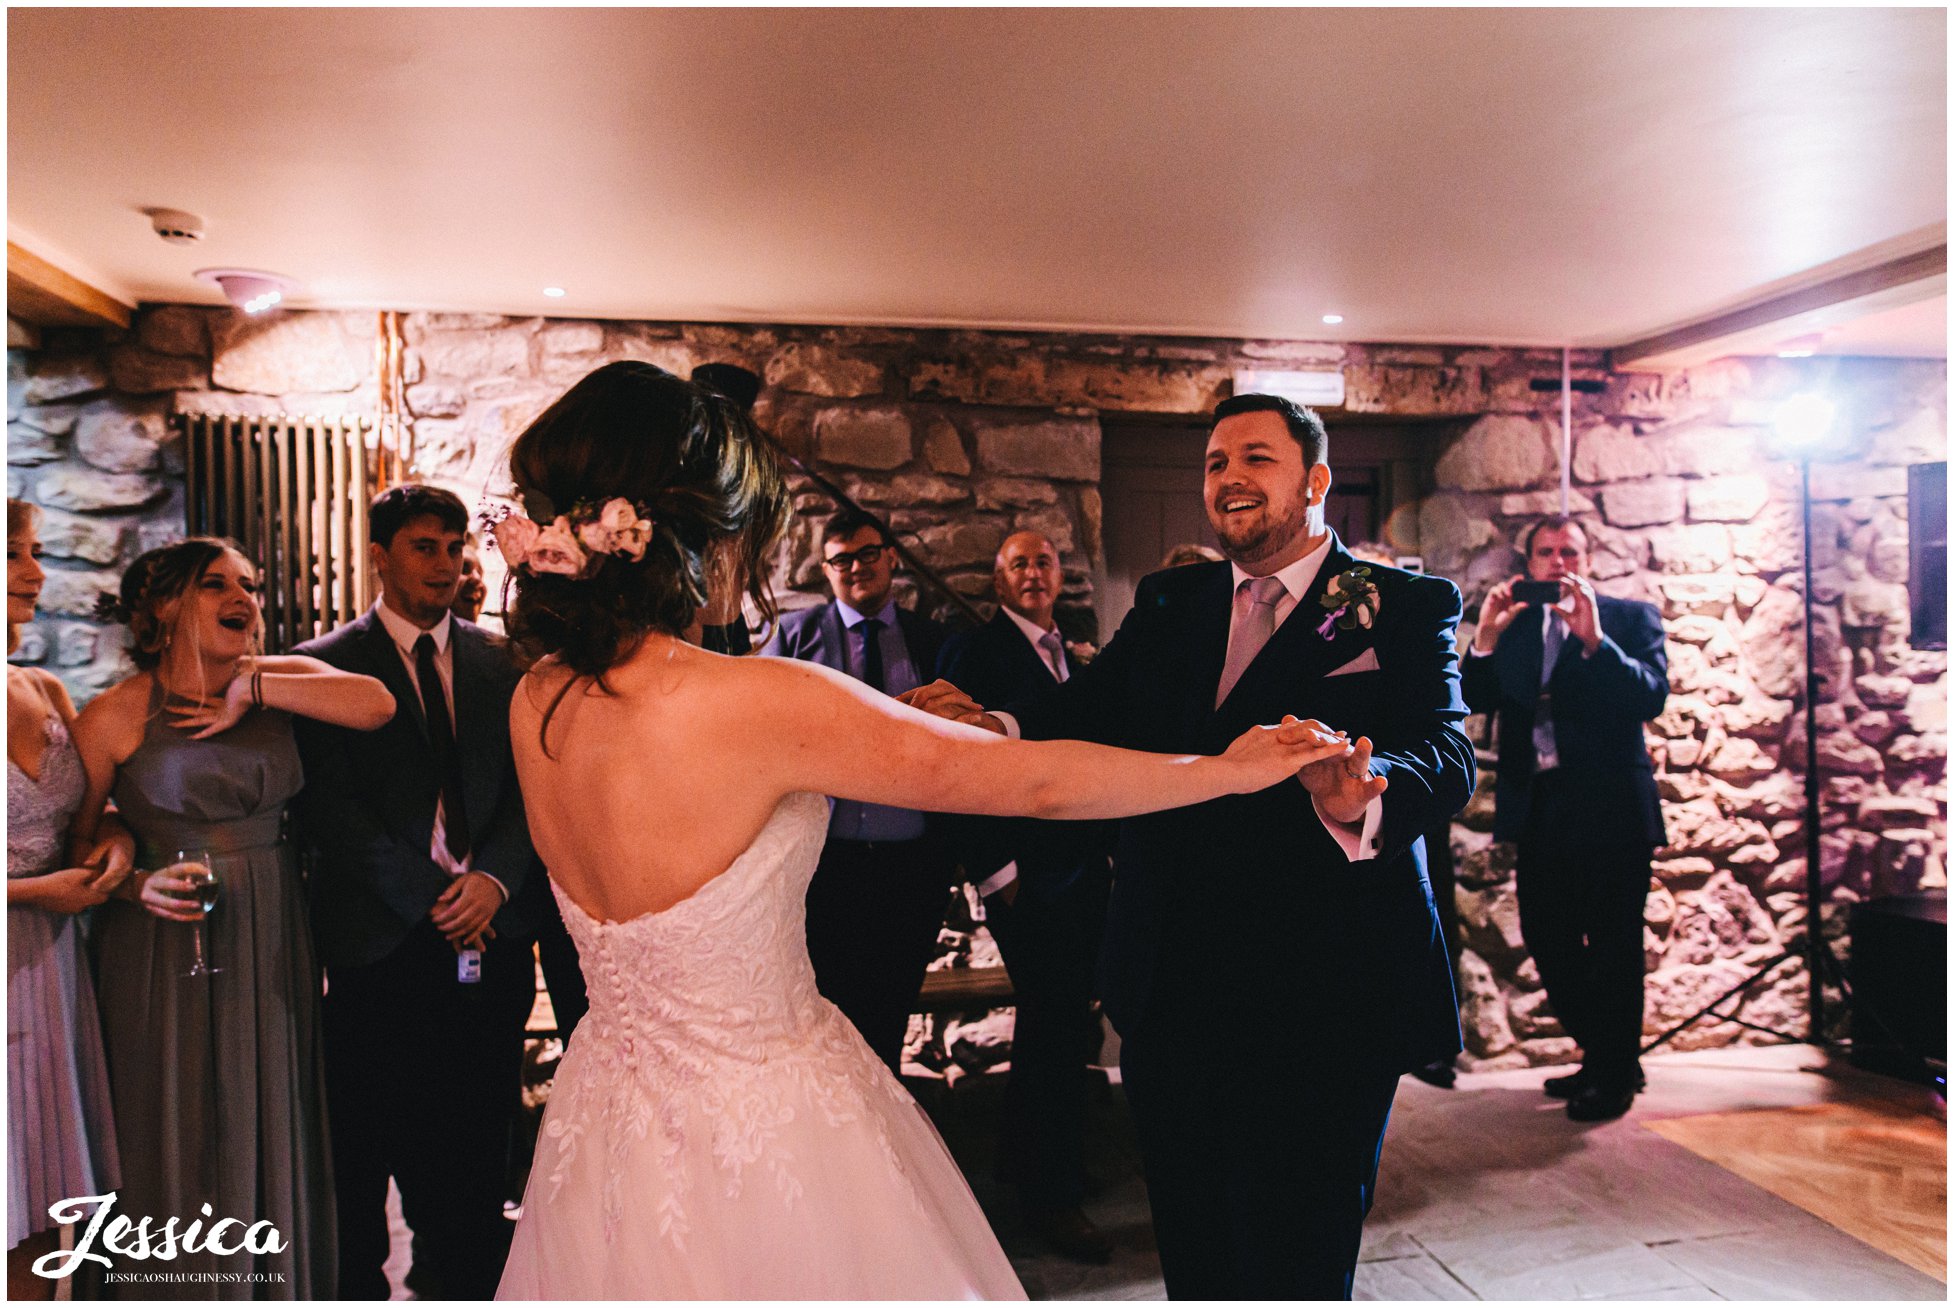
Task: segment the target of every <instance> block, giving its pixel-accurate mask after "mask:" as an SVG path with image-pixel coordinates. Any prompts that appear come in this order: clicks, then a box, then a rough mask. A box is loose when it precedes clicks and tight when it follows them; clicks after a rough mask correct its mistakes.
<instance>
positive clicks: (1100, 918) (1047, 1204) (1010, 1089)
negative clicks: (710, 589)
mask: <svg viewBox="0 0 1954 1308" xmlns="http://www.w3.org/2000/svg"><path fill="white" fill-rule="evenodd" d="M991 584H992V587H993V589H994V591H995V592H996V595H997V613H996V614H995V615H994V616H993V617H992V618H991V620H990V621H989V622H988V623H986V624H985V625H984V626H982V627H978V628H977V629H975V630H974V631H968V632H963V633H960V634H958V635H956V636H953V637H952V638H951V639H950V642H949V643H948V644H947V645H946V646H944V649H943V657H942V659H941V660H939V662H938V664H937V675H938V676H940V677H942V678H943V679H945V680H946V681H950V682H953V683H955V685H956V686H957V687H958V688H959V689H961V690H962V691H964V693H966V694H968V695H969V696H970V697H971V698H973V699H975V700H977V701H978V702H979V703H984V704H1008V703H1011V702H1013V701H1015V700H1021V699H1027V698H1029V697H1031V696H1032V695H1035V694H1037V693H1038V692H1039V691H1040V690H1042V689H1044V688H1045V687H1047V686H1051V685H1054V684H1056V683H1058V682H1062V681H1065V680H1067V679H1068V678H1070V677H1071V676H1072V675H1073V674H1074V673H1075V672H1076V671H1077V670H1078V666H1077V665H1076V664H1075V663H1074V662H1073V659H1072V657H1071V655H1070V653H1069V651H1068V650H1067V648H1066V644H1065V640H1064V638H1063V637H1062V636H1061V635H1060V634H1059V630H1058V624H1057V622H1056V621H1055V619H1054V617H1053V610H1054V609H1055V607H1056V606H1057V604H1058V596H1059V590H1060V588H1061V586H1062V585H1063V584H1064V572H1063V570H1062V569H1061V568H1060V566H1059V557H1058V547H1057V546H1055V545H1053V544H1052V542H1051V540H1050V539H1049V538H1048V537H1045V536H1042V535H1040V534H1039V533H1037V532H1035V531H1021V532H1019V533H1017V534H1016V535H1014V536H1012V537H1010V538H1009V539H1007V540H1006V541H1005V542H1004V544H1003V546H1002V547H1001V548H1000V549H999V550H998V552H997V559H996V561H995V564H994V565H993V568H992V572H991ZM945 825H946V827H947V828H948V829H949V830H950V831H951V832H952V833H954V835H955V836H956V837H957V840H956V847H957V852H958V853H959V854H960V855H961V856H962V859H963V866H964V870H965V873H966V874H967V875H969V876H970V877H971V879H972V880H974V881H977V882H978V890H979V892H980V893H981V894H982V895H983V896H984V918H985V921H986V922H987V923H988V924H989V926H990V929H991V934H992V935H993V936H994V937H996V939H997V943H998V947H999V949H1000V950H1001V951H1002V952H1003V955H1004V963H1005V966H1006V967H1007V968H1009V969H1010V973H1011V986H1012V989H1013V990H1014V991H1015V992H1016V996H1015V1007H1016V1010H1017V1013H1016V1021H1015V1024H1014V1026H1013V1029H1012V1035H1011V1079H1010V1081H1009V1082H1008V1083H1007V1084H1006V1086H1005V1092H1004V1139H1003V1141H1002V1143H1001V1144H1000V1146H999V1149H1000V1158H999V1172H1000V1174H1001V1175H1005V1176H1008V1177H1009V1178H1010V1179H1011V1180H1012V1181H1013V1182H1015V1184H1016V1186H1017V1189H1018V1194H1019V1198H1020V1200H1021V1202H1022V1204H1023V1208H1024V1213H1025V1219H1026V1223H1027V1224H1028V1225H1029V1226H1030V1227H1031V1228H1032V1229H1033V1230H1034V1231H1036V1232H1037V1233H1038V1235H1039V1236H1040V1237H1041V1238H1043V1239H1044V1240H1045V1242H1046V1243H1047V1244H1049V1245H1051V1246H1052V1247H1053V1248H1054V1249H1056V1250H1058V1251H1059V1252H1060V1253H1062V1254H1064V1255H1065V1256H1067V1257H1068V1258H1074V1259H1078V1260H1080V1261H1083V1262H1104V1261H1105V1260H1106V1259H1107V1258H1108V1257H1110V1256H1111V1254H1112V1251H1113V1246H1112V1242H1111V1241H1110V1240H1108V1239H1107V1238H1106V1235H1105V1233H1104V1232H1103V1231H1101V1230H1100V1229H1099V1228H1098V1227H1097V1226H1096V1225H1094V1224H1093V1221H1092V1219H1091V1218H1089V1217H1087V1216H1086V1213H1085V1209H1084V1207H1083V1201H1084V1199H1085V1196H1086V1103H1087V1097H1088V1094H1089V1092H1090V1090H1091V1082H1090V1081H1089V1079H1088V1073H1087V1070H1086V1064H1087V1059H1088V1058H1089V1057H1090V1056H1091V1054H1092V1053H1093V1051H1094V1049H1095V1048H1096V1046H1097V1044H1098V1036H1099V1015H1098V1013H1097V1012H1096V1011H1095V1010H1094V1008H1093V1003H1092V998H1093V985H1092V983H1093V972H1094V970H1095V965H1096V964H1097V962H1098V958H1099V939H1100V936H1101V935H1102V934H1103V933H1104V931H1105V929H1106V896H1107V893H1108V892H1109V891H1110V889H1111V887H1112V868H1111V863H1110V861H1109V858H1108V855H1109V853H1110V852H1111V849H1112V839H1113V835H1114V828H1113V826H1112V824H1110V823H1104V822H1039V821H1037V820H1035V819H1032V818H1014V819H1000V818H956V819H945Z"/></svg>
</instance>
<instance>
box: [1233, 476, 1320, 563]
mask: <svg viewBox="0 0 1954 1308" xmlns="http://www.w3.org/2000/svg"><path fill="white" fill-rule="evenodd" d="M1266 507H1267V506H1266V505H1265V506H1264V508H1265V511H1264V512H1263V513H1261V514H1257V515H1254V516H1253V517H1251V518H1250V519H1249V520H1248V521H1246V522H1242V521H1239V515H1236V516H1233V517H1229V518H1226V519H1224V520H1223V521H1219V522H1218V521H1215V515H1213V514H1210V515H1209V525H1210V526H1212V527H1213V528H1214V534H1215V538H1216V539H1217V540H1219V541H1220V542H1221V552H1222V553H1224V554H1226V555H1227V556H1228V557H1229V559H1230V560H1232V561H1233V562H1236V563H1239V564H1241V565H1242V567H1243V568H1244V569H1246V570H1249V571H1253V570H1254V569H1255V568H1256V567H1257V566H1258V565H1260V564H1262V563H1266V562H1267V561H1268V560H1270V559H1273V558H1275V557H1277V556H1278V555H1280V554H1281V553H1282V552H1283V551H1284V550H1287V549H1288V548H1289V547H1290V546H1291V545H1292V544H1294V543H1295V542H1296V541H1297V540H1298V539H1301V538H1303V537H1307V536H1311V535H1314V534H1318V533H1315V532H1312V531H1311V527H1312V523H1311V522H1310V503H1309V497H1308V495H1307V494H1305V495H1303V496H1301V497H1300V498H1298V499H1297V500H1296V502H1295V503H1294V504H1293V505H1292V506H1291V507H1290V510H1289V512H1288V513H1287V514H1285V515H1283V516H1282V517H1280V518H1272V517H1270V516H1269V515H1268V513H1267V512H1266Z"/></svg>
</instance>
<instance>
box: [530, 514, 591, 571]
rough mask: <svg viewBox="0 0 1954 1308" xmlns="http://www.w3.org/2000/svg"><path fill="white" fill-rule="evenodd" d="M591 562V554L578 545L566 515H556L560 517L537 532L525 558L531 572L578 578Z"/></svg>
mask: <svg viewBox="0 0 1954 1308" xmlns="http://www.w3.org/2000/svg"><path fill="white" fill-rule="evenodd" d="M588 561H590V555H586V553H584V547H582V545H578V544H576V532H573V530H571V520H569V518H565V516H563V514H557V520H555V522H551V524H549V526H545V528H543V530H541V532H539V534H537V538H535V544H533V545H530V555H528V559H526V563H528V565H530V571H531V573H559V575H563V577H578V575H580V573H582V571H584V565H586V563H588Z"/></svg>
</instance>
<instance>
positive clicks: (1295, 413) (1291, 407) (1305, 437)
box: [1208, 392, 1330, 466]
mask: <svg viewBox="0 0 1954 1308" xmlns="http://www.w3.org/2000/svg"><path fill="white" fill-rule="evenodd" d="M1238 413H1279V414H1281V415H1282V421H1283V423H1284V425H1286V426H1287V427H1288V428H1289V434H1290V435H1291V436H1293V437H1295V438H1296V444H1298V445H1300V446H1302V447H1303V463H1304V465H1305V466H1310V465H1314V464H1318V463H1322V462H1324V461H1325V460H1326V459H1328V458H1329V457H1330V433H1329V432H1328V431H1326V430H1324V427H1323V419H1321V418H1319V417H1317V416H1316V410H1314V409H1307V408H1304V407H1303V406H1302V405H1300V404H1298V403H1296V401H1294V400H1291V399H1288V398H1285V397H1284V396H1281V395H1262V394H1258V393H1255V392H1251V393H1249V394H1247V395H1236V396H1232V397H1230V398H1228V399H1225V400H1223V401H1222V402H1221V403H1220V404H1217V405H1215V409H1214V421H1213V422H1210V423H1209V424H1208V432H1209V434H1210V435H1212V434H1213V432H1214V429H1215V427H1216V425H1218V424H1219V423H1220V422H1221V420H1222V419H1223V418H1232V417H1234V416H1235V415H1236V414H1238Z"/></svg>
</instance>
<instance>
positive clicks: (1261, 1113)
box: [1120, 997, 1398, 1299]
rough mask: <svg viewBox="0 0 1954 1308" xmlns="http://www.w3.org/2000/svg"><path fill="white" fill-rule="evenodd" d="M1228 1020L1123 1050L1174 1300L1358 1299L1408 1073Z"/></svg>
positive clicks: (1181, 1019)
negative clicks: (1239, 1027) (1277, 1040)
mask: <svg viewBox="0 0 1954 1308" xmlns="http://www.w3.org/2000/svg"><path fill="white" fill-rule="evenodd" d="M1241 1002H1243V1003H1248V1002H1252V997H1244V998H1243V999H1242V1001H1241ZM1216 1011H1217V1006H1216V1005H1209V1006H1207V1007H1206V1008H1204V1009H1197V1008H1188V1009H1186V1010H1184V1011H1182V1012H1180V1013H1178V1014H1161V1015H1160V1017H1159V1018H1158V1019H1157V1018H1155V1017H1154V1016H1153V1015H1149V1018H1148V1020H1147V1021H1146V1022H1144V1023H1143V1024H1142V1026H1141V1028H1140V1029H1139V1030H1137V1031H1135V1032H1134V1033H1133V1034H1131V1035H1123V1043H1122V1044H1121V1046H1120V1069H1121V1079H1122V1082H1123V1084H1124V1085H1125V1088H1126V1097H1127V1101H1128V1103H1129V1104H1130V1105H1131V1106H1132V1109H1133V1121H1134V1125H1135V1126H1136V1127H1137V1128H1138V1132H1139V1139H1140V1152H1141V1154H1142V1156H1143V1158H1144V1160H1145V1162H1146V1169H1147V1195H1148V1199H1149V1201H1150V1202H1151V1204H1152V1207H1153V1228H1154V1236H1155V1238H1156V1240H1157V1241H1158V1243H1159V1246H1160V1271H1161V1275H1162V1276H1163V1278H1164V1279H1165V1281H1166V1285H1167V1295H1168V1297H1169V1298H1172V1299H1348V1298H1349V1297H1350V1291H1351V1279H1352V1276H1353V1275H1354V1273H1355V1272H1356V1268H1357V1254H1358V1250H1359V1249H1360V1247H1361V1246H1362V1244H1363V1236H1364V1218H1365V1217H1366V1215H1368V1214H1369V1212H1370V1209H1371V1202H1372V1199H1373V1198H1374V1196H1375V1193H1376V1187H1377V1161H1378V1157H1379V1153H1380V1151H1381V1149H1382V1146H1383V1142H1384V1128H1385V1125H1386V1123H1387V1122H1389V1120H1390V1116H1391V1099H1392V1096H1393V1095H1395V1094H1396V1093H1397V1088H1398V1071H1397V1069H1395V1068H1389V1069H1386V1068H1381V1067H1367V1066H1364V1065H1361V1064H1355V1063H1351V1062H1349V1061H1347V1060H1344V1059H1341V1058H1340V1057H1339V1054H1338V1051H1336V1050H1333V1049H1326V1050H1324V1051H1323V1052H1322V1053H1320V1054H1317V1053H1314V1052H1311V1051H1308V1050H1303V1049H1298V1048H1286V1047H1277V1048H1274V1049H1271V1048H1270V1047H1269V1046H1268V1044H1267V1041H1266V1032H1264V1033H1262V1036H1263V1038H1261V1039H1258V1038H1257V1037H1256V1036H1255V1035H1254V1034H1252V1033H1250V1032H1247V1031H1238V1032H1236V1033H1235V1034H1234V1036H1233V1038H1230V1037H1229V1036H1228V1035H1227V1033H1226V1032H1225V1031H1224V1030H1222V1029H1219V1028H1217V1026H1216V1024H1215V1016H1216ZM1161 1019H1164V1020H1161ZM1163 1028H1165V1029H1163ZM1299 1043H1300V1042H1299Z"/></svg>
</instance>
